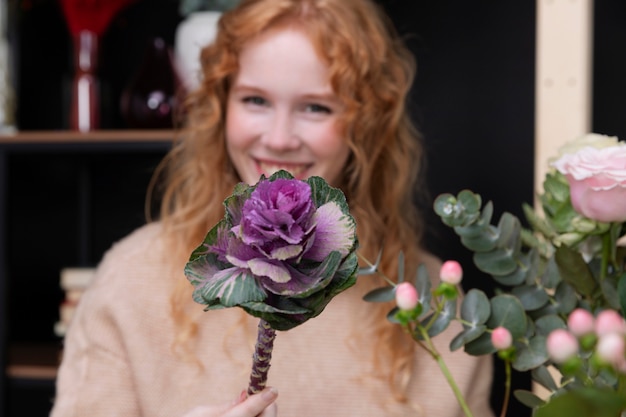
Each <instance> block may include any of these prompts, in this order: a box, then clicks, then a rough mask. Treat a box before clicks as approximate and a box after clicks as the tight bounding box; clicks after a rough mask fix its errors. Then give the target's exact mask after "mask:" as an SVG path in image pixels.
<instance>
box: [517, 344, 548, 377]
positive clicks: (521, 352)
mask: <svg viewBox="0 0 626 417" xmlns="http://www.w3.org/2000/svg"><path fill="white" fill-rule="evenodd" d="M547 360H548V351H547V349H546V337H545V336H541V335H539V336H535V337H533V338H531V339H530V340H529V341H528V344H527V345H523V346H522V347H521V348H519V349H518V350H517V355H516V356H515V360H514V361H513V364H512V366H513V368H514V369H516V370H518V371H520V372H524V371H528V370H531V369H533V368H536V367H538V366H540V365H543V364H544V363H546V361H547Z"/></svg>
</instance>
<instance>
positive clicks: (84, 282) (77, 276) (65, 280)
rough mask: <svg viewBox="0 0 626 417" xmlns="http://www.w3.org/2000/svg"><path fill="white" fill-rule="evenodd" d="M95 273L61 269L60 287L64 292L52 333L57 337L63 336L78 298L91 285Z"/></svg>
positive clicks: (77, 269)
mask: <svg viewBox="0 0 626 417" xmlns="http://www.w3.org/2000/svg"><path fill="white" fill-rule="evenodd" d="M95 272H96V269H95V268H63V269H61V276H60V285H61V288H62V289H63V290H64V291H65V297H64V299H63V301H62V302H61V305H60V306H59V321H58V322H56V323H55V325H54V333H55V334H56V335H57V336H59V337H64V336H65V332H66V331H67V326H68V325H69V324H70V321H71V320H72V317H73V316H74V311H75V310H76V306H77V305H78V302H79V301H80V297H81V296H82V295H83V292H84V291H85V290H86V289H87V287H88V286H89V284H90V283H91V281H92V279H93V276H94V274H95Z"/></svg>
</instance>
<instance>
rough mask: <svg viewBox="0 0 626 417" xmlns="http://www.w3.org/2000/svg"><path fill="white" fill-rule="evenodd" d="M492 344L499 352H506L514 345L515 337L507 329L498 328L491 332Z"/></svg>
mask: <svg viewBox="0 0 626 417" xmlns="http://www.w3.org/2000/svg"><path fill="white" fill-rule="evenodd" d="M491 343H492V344H493V346H494V347H495V348H496V349H498V350H504V349H508V348H510V347H511V345H512V344H513V336H511V332H510V331H509V330H508V329H507V328H506V327H502V326H500V327H496V328H495V329H493V331H492V332H491Z"/></svg>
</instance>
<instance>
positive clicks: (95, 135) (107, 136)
mask: <svg viewBox="0 0 626 417" xmlns="http://www.w3.org/2000/svg"><path fill="white" fill-rule="evenodd" d="M174 136H175V131H174V130H169V129H158V130H94V131H91V132H84V133H83V132H78V131H71V130H54V131H52V130H50V131H35V130H33V131H18V132H15V133H11V134H0V144H3V143H7V144H17V143H24V144H26V143H51V144H52V143H54V144H57V143H94V142H95V143H98V142H106V143H111V142H171V141H172V140H173V139H174Z"/></svg>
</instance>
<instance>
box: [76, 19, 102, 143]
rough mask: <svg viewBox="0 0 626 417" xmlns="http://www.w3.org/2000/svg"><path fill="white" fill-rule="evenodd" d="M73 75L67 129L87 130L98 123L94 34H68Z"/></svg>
mask: <svg viewBox="0 0 626 417" xmlns="http://www.w3.org/2000/svg"><path fill="white" fill-rule="evenodd" d="M72 38H73V47H74V50H73V54H74V78H73V80H72V93H71V94H72V95H71V104H70V129H72V130H79V131H81V132H87V131H90V130H96V129H98V128H99V127H100V91H99V82H98V75H97V70H98V43H99V37H98V35H97V34H96V33H95V32H93V31H90V30H81V31H79V32H77V33H75V34H73V35H72Z"/></svg>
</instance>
